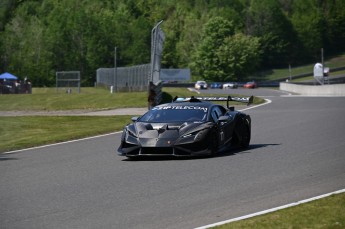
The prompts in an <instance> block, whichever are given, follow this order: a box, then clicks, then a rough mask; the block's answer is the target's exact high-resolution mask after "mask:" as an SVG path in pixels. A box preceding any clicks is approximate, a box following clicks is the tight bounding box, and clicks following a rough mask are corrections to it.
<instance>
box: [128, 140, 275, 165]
mask: <svg viewBox="0 0 345 229" xmlns="http://www.w3.org/2000/svg"><path fill="white" fill-rule="evenodd" d="M278 145H280V144H253V145H249V147H248V148H246V149H243V148H234V147H231V148H229V149H228V150H225V151H222V152H219V153H218V154H217V155H214V156H209V155H205V156H135V157H131V158H125V159H123V160H122V161H127V162H134V161H178V160H204V159H212V158H218V157H228V156H235V155H237V154H245V153H253V152H252V151H251V150H255V149H259V148H264V147H270V146H278Z"/></svg>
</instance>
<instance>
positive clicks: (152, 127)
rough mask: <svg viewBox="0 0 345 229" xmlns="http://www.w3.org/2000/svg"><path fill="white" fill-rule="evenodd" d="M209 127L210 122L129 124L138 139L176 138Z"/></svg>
mask: <svg viewBox="0 0 345 229" xmlns="http://www.w3.org/2000/svg"><path fill="white" fill-rule="evenodd" d="M209 127H210V123H204V122H183V123H145V122H136V123H133V124H132V125H129V126H128V128H129V130H130V131H132V132H134V133H136V135H137V136H138V138H139V139H145V138H155V139H160V138H169V139H177V138H179V137H180V136H182V135H184V134H188V133H191V132H195V131H199V130H202V129H206V128H209Z"/></svg>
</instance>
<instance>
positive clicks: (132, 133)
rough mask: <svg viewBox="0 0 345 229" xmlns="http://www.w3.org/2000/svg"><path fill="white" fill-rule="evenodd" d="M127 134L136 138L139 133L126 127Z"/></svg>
mask: <svg viewBox="0 0 345 229" xmlns="http://www.w3.org/2000/svg"><path fill="white" fill-rule="evenodd" d="M126 134H127V135H128V136H132V137H135V138H137V137H138V136H137V134H136V133H135V132H133V131H131V130H129V129H127V128H126Z"/></svg>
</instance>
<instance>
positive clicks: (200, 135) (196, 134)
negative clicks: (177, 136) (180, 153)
mask: <svg viewBox="0 0 345 229" xmlns="http://www.w3.org/2000/svg"><path fill="white" fill-rule="evenodd" d="M206 133H207V131H206V130H199V131H195V132H192V133H188V134H184V135H182V138H189V137H194V140H195V141H198V140H201V139H202V138H203V137H204V136H205V134H206Z"/></svg>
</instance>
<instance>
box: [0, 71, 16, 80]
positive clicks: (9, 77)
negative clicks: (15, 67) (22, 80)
mask: <svg viewBox="0 0 345 229" xmlns="http://www.w3.org/2000/svg"><path fill="white" fill-rule="evenodd" d="M0 79H2V80H17V79H18V77H17V76H14V75H12V74H11V73H8V72H5V73H3V74H1V75H0Z"/></svg>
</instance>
